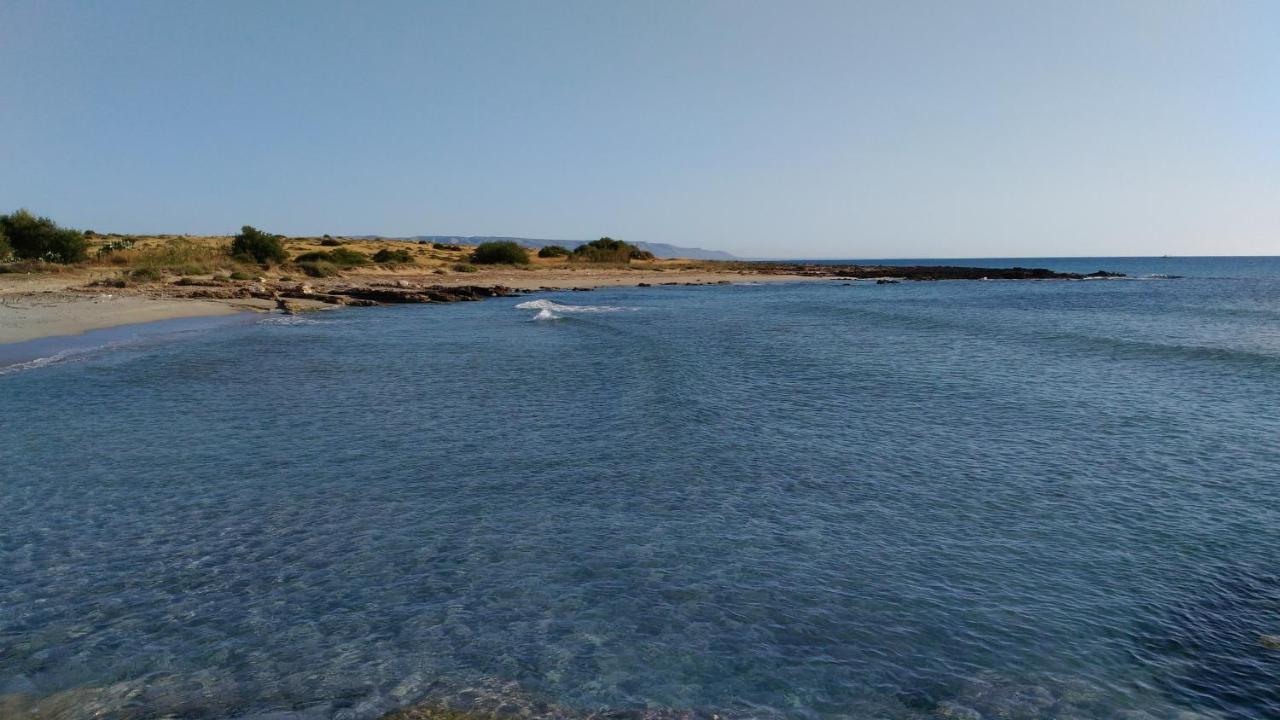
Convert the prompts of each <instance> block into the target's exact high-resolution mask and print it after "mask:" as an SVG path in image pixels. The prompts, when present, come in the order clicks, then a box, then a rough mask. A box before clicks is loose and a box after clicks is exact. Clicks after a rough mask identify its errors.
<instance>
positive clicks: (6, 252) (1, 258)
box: [0, 227, 13, 262]
mask: <svg viewBox="0 0 1280 720" xmlns="http://www.w3.org/2000/svg"><path fill="white" fill-rule="evenodd" d="M12 256H13V248H12V247H10V246H9V241H8V240H7V239H6V238H5V236H4V227H0V262H5V261H6V260H8V259H9V258H10V257H12Z"/></svg>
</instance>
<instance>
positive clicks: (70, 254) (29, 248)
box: [0, 210, 89, 263]
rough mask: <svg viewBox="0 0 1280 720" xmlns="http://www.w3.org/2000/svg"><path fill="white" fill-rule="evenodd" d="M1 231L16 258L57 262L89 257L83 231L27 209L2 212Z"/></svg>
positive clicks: (0, 217)
mask: <svg viewBox="0 0 1280 720" xmlns="http://www.w3.org/2000/svg"><path fill="white" fill-rule="evenodd" d="M0 234H3V236H4V237H5V238H6V245H7V246H8V247H9V251H10V252H11V253H12V254H13V255H14V256H16V257H18V258H22V259H31V260H36V259H39V260H44V261H46V262H55V263H73V262H80V261H82V260H84V259H85V258H86V257H88V254H89V242H88V241H87V240H85V239H84V233H82V232H80V231H79V230H72V229H70V228H63V227H58V224H57V223H55V222H54V221H52V220H50V219H49V218H47V217H36V216H35V215H32V214H31V213H30V212H29V211H27V210H18V211H17V212H14V213H11V214H9V215H0Z"/></svg>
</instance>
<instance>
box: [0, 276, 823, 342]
mask: <svg viewBox="0 0 1280 720" xmlns="http://www.w3.org/2000/svg"><path fill="white" fill-rule="evenodd" d="M86 279H88V280H89V282H85V281H86ZM94 279H95V278H93V276H76V277H71V276H67V275H51V276H18V277H16V278H14V277H13V276H6V275H0V347H12V346H14V345H17V344H19V343H27V342H31V341H35V340H44V339H49V338H66V339H68V340H70V339H73V338H75V337H77V336H80V335H84V334H85V333H88V332H92V331H95V330H105V329H109V328H117V327H122V326H126V325H137V324H145V323H152V322H158V321H164V320H175V319H181V318H201V317H217V316H227V315H235V314H239V313H247V312H259V313H265V312H270V311H273V310H283V311H284V312H286V313H290V312H308V311H318V310H327V309H333V308H336V307H341V306H343V305H355V306H360V305H373V304H386V303H400V302H423V303H438V302H454V301H460V300H472V299H479V298H480V297H484V296H501V295H523V294H527V293H534V292H551V291H570V290H578V291H586V290H595V289H597V288H606V287H635V286H641V285H649V286H659V285H663V284H668V285H672V284H674V285H716V284H726V283H733V282H744V281H748V280H749V281H751V282H797V281H813V280H816V279H820V278H814V277H805V276H801V275H789V274H788V275H756V274H750V275H744V274H739V273H738V272H736V271H734V272H716V271H665V272H659V271H652V270H594V269H591V270H583V271H575V272H558V271H554V270H542V269H539V270H534V271H519V270H497V271H482V272H480V273H475V274H474V277H446V278H433V277H431V276H425V277H424V276H423V275H421V274H411V275H410V274H387V275H377V276H367V275H366V276H356V277H351V278H341V279H334V280H333V281H328V282H326V281H316V280H313V279H310V278H307V279H306V281H305V282H304V281H292V280H290V281H279V280H277V281H248V282H240V283H222V282H216V281H213V280H189V281H187V282H188V283H189V284H177V283H150V284H146V285H141V286H137V287H126V288H114V287H92V286H90V283H92V282H93V280H94ZM97 279H100V278H97ZM262 280H265V279H262ZM353 280H360V281H362V282H352V281H353ZM428 282H429V283H430V284H429V285H428V284H427V283H428ZM335 291H336V292H335ZM416 291H417V292H416ZM424 292H429V293H431V294H430V295H429V296H427V295H423V294H422V293H424ZM338 293H341V294H338ZM369 298H377V300H373V299H369Z"/></svg>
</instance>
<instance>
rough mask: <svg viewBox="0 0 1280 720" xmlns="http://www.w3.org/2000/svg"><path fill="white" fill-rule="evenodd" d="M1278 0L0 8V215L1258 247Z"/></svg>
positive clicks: (1036, 249)
mask: <svg viewBox="0 0 1280 720" xmlns="http://www.w3.org/2000/svg"><path fill="white" fill-rule="evenodd" d="M1277 38H1280V3H1277V2H1274V0H1262V1H1259V2H1251V1H1249V0H1232V1H1230V2H1226V1H1214V2H1210V1H1207V0H1206V1H1205V2H1183V1H1181V0H1152V1H1151V2H1125V1H1111V0H1107V1H1103V0H1098V1H1087V0H1080V1H1079V2H1059V1H1056V0H1045V1H1043V2H1024V1H1021V0H1017V1H1012V0H1011V1H1009V2H979V1H973V2H950V1H949V0H937V1H935V2H912V1H910V0H894V1H884V2H879V1H875V0H868V1H861V2H855V1H853V0H841V1H838V2H803V1H795V2H782V1H781V0H780V1H778V2H754V1H752V0H734V1H732V2H718V1H707V2H688V1H685V2H670V1H666V0H644V1H640V0H636V1H635V2H625V3H624V2H616V1H609V0H591V1H588V2H553V1H551V0H544V1H539V2H530V1H522V2H487V1H484V0H466V1H460V2H435V3H429V2H422V1H419V0H408V1H404V2H399V1H393V0H381V1H378V0H372V1H369V2H354V1H352V2H322V1H320V0H305V1H302V0H299V1H298V2H280V1H273V0H250V1H247V2H236V1H233V0H224V1H219V2H196V1H191V0H154V1H151V2H134V1H131V0H112V2H99V1H97V0H94V1H91V2H57V1H55V0H35V1H28V0H3V1H0V212H2V211H7V210H12V209H16V208H18V207H28V208H30V209H31V210H33V211H36V212H38V213H40V214H45V215H49V216H52V217H53V218H54V219H56V220H58V221H59V222H61V223H63V224H65V225H70V226H73V227H79V228H88V229H93V230H96V231H98V232H122V233H145V232H169V233H193V234H195V233H199V234H206V233H207V234H227V233H232V232H235V231H236V230H237V229H238V228H239V227H240V226H241V225H244V224H251V225H255V226H257V227H260V228H264V229H267V230H270V231H272V232H277V233H283V234H288V235H308V234H322V233H329V234H334V235H344V234H380V235H388V236H404V235H418V234H451V235H452V234H456V235H513V236H522V237H534V238H564V239H588V238H594V237H599V236H602V235H610V236H613V237H620V238H624V239H628V240H638V241H649V242H667V243H673V244H676V245H685V246H697V247H704V248H712V249H719V250H727V251H729V252H732V253H735V254H737V255H740V256H744V257H812V258H902V257H1037V256H1039V257H1045V256H1091V255H1165V254H1172V255H1231V254H1242V255H1280V41H1277Z"/></svg>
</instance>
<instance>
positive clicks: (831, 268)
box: [760, 263, 1125, 280]
mask: <svg viewBox="0 0 1280 720" xmlns="http://www.w3.org/2000/svg"><path fill="white" fill-rule="evenodd" d="M760 272H764V273H774V274H785V275H800V276H803V277H829V278H836V279H845V280H868V279H881V278H883V279H894V280H1084V279H1086V278H1117V277H1125V274H1124V273H1117V272H1109V271H1107V270H1098V271H1097V272H1092V273H1088V274H1081V273H1064V272H1056V271H1053V270H1049V269H1047V268H1024V267H1011V268H984V267H968V266H964V265H819V264H815V263H768V264H762V265H761V268H760Z"/></svg>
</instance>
